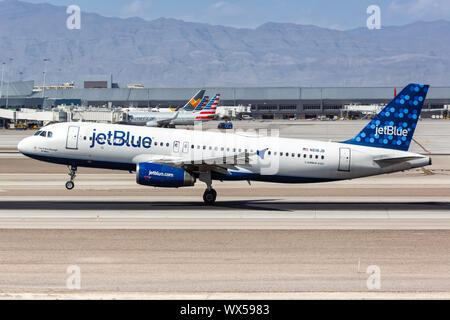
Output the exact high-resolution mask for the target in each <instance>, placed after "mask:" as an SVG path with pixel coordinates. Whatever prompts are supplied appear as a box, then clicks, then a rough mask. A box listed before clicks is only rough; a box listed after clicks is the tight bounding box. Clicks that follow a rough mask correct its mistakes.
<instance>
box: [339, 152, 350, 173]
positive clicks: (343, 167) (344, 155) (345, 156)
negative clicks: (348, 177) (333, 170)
mask: <svg viewBox="0 0 450 320" xmlns="http://www.w3.org/2000/svg"><path fill="white" fill-rule="evenodd" d="M350 160H351V150H350V149H349V148H339V168H338V170H339V171H350Z"/></svg>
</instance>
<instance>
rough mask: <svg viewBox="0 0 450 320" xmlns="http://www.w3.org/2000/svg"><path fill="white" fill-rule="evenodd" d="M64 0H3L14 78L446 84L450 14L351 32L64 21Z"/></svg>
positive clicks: (157, 83)
mask: <svg viewBox="0 0 450 320" xmlns="http://www.w3.org/2000/svg"><path fill="white" fill-rule="evenodd" d="M68 16H69V15H68V14H67V13H66V7H62V6H54V5H50V4H31V3H27V2H22V1H16V0H5V1H2V2H0V62H3V61H6V62H8V61H9V58H10V57H12V58H14V60H13V61H12V64H11V69H10V70H12V71H11V73H10V76H9V79H10V80H18V79H25V80H26V79H33V80H35V81H36V83H38V84H39V83H41V82H42V78H43V71H44V62H43V59H44V58H49V59H50V61H49V62H48V64H47V68H48V71H47V74H46V76H47V83H55V84H56V83H57V82H58V83H60V82H63V81H64V82H67V81H71V80H74V81H75V82H76V83H77V85H81V81H82V79H84V78H85V77H86V76H87V75H99V74H102V75H105V74H112V75H113V77H114V82H116V81H117V82H119V83H120V85H121V86H123V85H124V84H126V83H142V84H144V85H145V86H147V87H203V86H207V87H214V86H307V87H309V86H332V87H337V86H358V87H359V86H401V85H405V84H407V83H410V82H420V83H429V84H431V85H434V86H448V85H450V77H449V73H450V22H449V21H444V20H439V21H434V22H416V23H413V24H409V25H404V26H398V27H383V28H382V29H380V30H368V29H367V28H358V29H353V30H347V31H339V30H333V29H326V28H321V27H317V26H312V25H299V24H292V23H271V22H269V23H266V24H263V25H261V26H259V27H257V28H254V29H250V28H233V27H225V26H220V25H210V24H204V23H192V22H184V21H181V20H176V19H168V18H160V19H156V20H152V21H147V20H143V19H140V18H127V19H122V18H114V17H104V16H101V15H98V14H95V13H85V12H82V13H81V29H80V30H69V29H67V27H66V20H67V18H68Z"/></svg>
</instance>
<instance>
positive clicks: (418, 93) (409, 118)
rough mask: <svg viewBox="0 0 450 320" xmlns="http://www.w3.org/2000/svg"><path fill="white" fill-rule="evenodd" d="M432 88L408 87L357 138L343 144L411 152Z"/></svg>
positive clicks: (416, 85)
mask: <svg viewBox="0 0 450 320" xmlns="http://www.w3.org/2000/svg"><path fill="white" fill-rule="evenodd" d="M428 88H429V86H428V85H423V84H414V83H411V84H409V85H407V86H406V87H405V88H404V89H403V90H402V91H401V92H400V94H398V95H397V96H396V97H395V98H394V100H392V101H391V102H389V103H388V105H387V106H386V107H385V108H384V109H383V110H381V112H380V113H378V114H377V115H376V116H375V118H374V119H373V120H372V121H370V122H369V124H368V125H367V126H366V127H365V128H364V129H363V130H362V131H361V132H360V133H358V135H357V136H356V137H354V138H353V139H350V140H347V141H344V142H343V143H348V144H356V145H361V146H367V147H375V148H386V149H395V150H401V151H408V149H409V145H410V144H411V140H412V137H413V134H414V130H415V129H416V125H417V120H418V119H419V116H420V112H421V111H422V106H423V103H424V101H425V98H426V96H427V92H428Z"/></svg>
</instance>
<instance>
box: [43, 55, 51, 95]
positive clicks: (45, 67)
mask: <svg viewBox="0 0 450 320" xmlns="http://www.w3.org/2000/svg"><path fill="white" fill-rule="evenodd" d="M49 60H50V59H49V58H45V59H44V72H43V73H44V81H43V85H42V98H44V95H45V75H46V74H47V62H48V61H49ZM42 104H44V102H42Z"/></svg>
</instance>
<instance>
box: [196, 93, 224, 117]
mask: <svg viewBox="0 0 450 320" xmlns="http://www.w3.org/2000/svg"><path fill="white" fill-rule="evenodd" d="M219 100H220V93H218V94H216V95H215V96H214V98H212V99H211V100H209V102H208V104H207V105H206V107H204V108H203V110H202V111H200V112H199V113H200V115H199V116H197V117H196V119H213V118H214V116H215V114H216V110H217V106H218V105H219Z"/></svg>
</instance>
